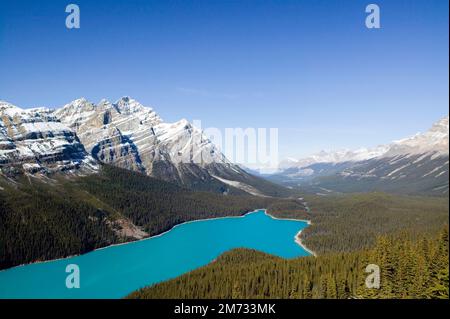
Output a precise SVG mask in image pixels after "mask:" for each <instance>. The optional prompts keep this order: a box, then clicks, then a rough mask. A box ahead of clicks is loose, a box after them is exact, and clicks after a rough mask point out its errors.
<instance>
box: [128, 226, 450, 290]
mask: <svg viewBox="0 0 450 319" xmlns="http://www.w3.org/2000/svg"><path fill="white" fill-rule="evenodd" d="M369 264H376V265H378V266H379V267H380V274H381V276H380V277H381V278H380V286H379V288H371V289H369V288H367V287H366V284H365V281H366V278H367V275H368V273H366V272H365V268H366V266H367V265H369ZM448 297H449V290H448V228H447V227H446V228H443V229H442V230H441V231H440V232H439V233H438V235H436V236H434V237H427V236H420V237H418V238H417V237H414V238H413V237H412V236H411V234H407V233H404V234H401V236H400V235H398V236H380V237H378V238H377V240H376V242H375V245H374V246H373V247H372V248H371V249H368V250H361V251H356V252H352V253H330V254H325V255H323V256H318V257H301V258H296V259H291V260H286V259H282V258H278V257H274V256H270V255H267V254H264V253H261V252H258V251H254V250H247V249H236V250H232V251H230V252H227V253H224V254H223V255H222V256H220V258H218V259H217V260H216V261H214V262H212V263H211V264H209V265H207V266H205V267H202V268H200V269H197V270H194V271H192V272H190V273H187V274H185V275H183V276H180V277H178V278H176V279H173V280H169V281H167V282H163V283H160V284H156V285H154V286H152V287H149V288H144V289H141V290H139V291H137V292H134V293H132V294H131V295H129V296H128V298H180V299H189V298H226V299H232V298H236V299H245V298H285V299H299V298H301V299H311V298H329V299H348V298H358V299H359V298H361V299H362V298H448Z"/></svg>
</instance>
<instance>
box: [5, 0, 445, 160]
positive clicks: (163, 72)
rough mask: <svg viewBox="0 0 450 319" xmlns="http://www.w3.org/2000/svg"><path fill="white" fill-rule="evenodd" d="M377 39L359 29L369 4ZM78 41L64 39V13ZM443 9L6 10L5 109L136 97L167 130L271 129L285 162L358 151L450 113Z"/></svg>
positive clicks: (405, 5)
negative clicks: (76, 21) (175, 125)
mask: <svg viewBox="0 0 450 319" xmlns="http://www.w3.org/2000/svg"><path fill="white" fill-rule="evenodd" d="M372 2H373V3H377V4H378V5H379V6H380V8H381V25H382V27H381V29H379V30H373V29H372V30H369V29H366V28H365V24H364V21H365V17H366V13H365V6H366V5H367V4H369V3H372ZM69 3H76V4H78V5H79V6H80V9H81V29H79V30H68V29H66V27H65V18H66V15H67V14H66V13H65V7H66V5H67V4H69ZM448 10H449V8H448V1H446V0H409V1H399V0H389V1H374V0H367V1H359V0H322V1H320V0H314V1H312V0H309V1H304V0H303V1H302V0H295V1H287V0H283V1H268V0H265V1H256V0H254V1H248V0H239V1H215V0H204V1H201V0H197V1H189V0H180V1H162V0H160V1H148V0H146V1H136V0H134V1H133V0H127V1H125V0H124V1H112V0H110V1H98V0H96V1H93V0H92V1H81V0H67V1H59V0H51V1H50V0H48V1H42V0H41V1H20V0H14V1H12V0H8V1H7V0H0V99H2V100H7V101H10V102H12V103H14V104H16V105H19V106H22V107H33V106H51V107H54V106H60V105H62V104H65V103H66V102H68V101H71V100H73V99H76V98H78V97H81V96H84V97H86V98H88V99H89V100H92V101H93V102H97V101H99V100H100V99H101V98H107V99H110V100H116V99H118V98H120V97H121V96H123V95H130V96H132V97H134V98H136V99H137V100H139V101H140V102H142V103H143V104H145V105H150V106H153V107H154V108H155V110H156V111H157V112H158V113H159V114H160V115H161V116H162V117H163V118H164V119H165V120H167V121H175V120H178V119H180V118H183V117H184V118H187V119H189V120H194V119H200V120H202V122H203V126H204V127H210V126H213V127H218V128H225V127H244V128H245V127H278V128H279V130H280V155H281V156H282V157H283V156H300V155H306V154H309V153H311V152H315V151H319V150H321V149H337V148H342V147H348V148H356V147H359V146H373V145H376V144H379V143H385V142H389V141H390V140H393V139H398V138H401V137H404V136H407V135H410V134H413V133H415V132H417V131H423V130H425V129H427V128H428V127H429V126H430V125H431V124H432V123H433V122H434V121H436V120H437V119H439V118H440V117H442V116H444V115H447V114H448V105H449V101H448V94H449V92H448V85H449V83H448V82H449V78H448V77H449V74H448V56H449V52H448V45H449V43H448V36H449V35H448V23H449V21H448Z"/></svg>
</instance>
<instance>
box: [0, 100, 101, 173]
mask: <svg viewBox="0 0 450 319" xmlns="http://www.w3.org/2000/svg"><path fill="white" fill-rule="evenodd" d="M0 166H1V168H2V172H7V171H8V170H11V169H20V170H25V171H27V172H31V173H35V172H55V171H67V170H77V169H83V170H88V171H92V170H96V169H97V166H96V163H95V161H94V160H93V159H92V158H91V157H90V156H89V155H88V153H87V152H86V151H85V149H84V147H83V145H82V144H81V143H80V141H79V140H78V138H77V136H76V134H75V133H74V132H73V131H72V130H71V129H70V128H68V127H67V126H66V125H64V124H62V123H60V122H59V121H58V120H57V118H56V117H55V116H54V115H53V114H52V112H51V111H50V110H48V109H44V108H41V109H28V110H23V109H21V108H19V107H17V106H14V105H12V104H10V103H6V102H0Z"/></svg>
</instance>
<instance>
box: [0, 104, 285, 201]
mask: <svg viewBox="0 0 450 319" xmlns="http://www.w3.org/2000/svg"><path fill="white" fill-rule="evenodd" d="M0 115H1V122H0V125H1V126H0V167H1V169H2V172H4V171H6V170H8V169H11V167H14V168H15V169H18V168H20V169H22V170H24V171H26V172H28V173H36V172H42V173H52V172H55V171H73V172H78V170H79V169H80V168H85V167H86V168H87V167H88V168H90V169H91V170H95V169H96V168H97V167H96V164H97V163H98V162H101V163H107V164H111V165H114V166H118V167H122V168H125V169H129V170H134V171H138V172H141V173H144V174H147V175H149V176H153V177H156V178H160V179H164V180H168V181H173V182H177V183H179V184H182V185H185V186H188V187H191V188H194V189H201V190H211V189H214V190H220V191H223V192H228V191H229V190H230V188H232V189H234V190H235V191H236V190H237V191H239V192H242V191H244V192H247V193H252V194H257V195H266V194H270V191H267V190H268V189H272V190H275V191H279V190H280V189H282V188H280V187H279V186H277V185H273V184H270V183H269V182H267V181H264V180H260V179H257V178H256V177H254V176H252V175H250V174H248V173H247V172H245V171H244V170H242V169H241V168H240V167H239V166H237V165H234V164H232V163H231V162H229V161H228V160H227V159H226V158H225V156H224V155H223V154H222V153H221V152H220V151H219V150H218V149H217V148H216V146H215V145H214V144H213V143H212V142H211V141H210V140H209V139H208V138H206V136H205V135H204V134H203V132H202V131H201V130H200V129H198V128H196V127H195V126H193V125H192V124H191V123H189V122H188V121H187V120H185V119H182V120H180V121H178V122H175V123H166V122H164V121H163V120H162V119H161V118H160V117H159V116H158V114H156V112H155V111H154V110H153V109H152V108H150V107H146V106H143V105H142V104H140V103H139V102H137V101H136V100H134V99H132V98H130V97H123V98H121V99H119V100H118V101H117V102H115V103H111V102H109V101H107V100H102V101H100V102H99V103H98V104H95V103H92V102H89V101H88V100H86V99H84V98H81V99H77V100H75V101H72V102H70V103H68V104H66V105H64V106H63V107H61V108H57V109H55V110H50V109H44V108H41V109H33V110H29V109H28V110H23V109H20V108H19V107H16V106H13V105H11V104H9V103H6V102H1V104H0ZM267 184H270V187H265V190H266V191H265V192H260V191H259V190H258V186H259V185H261V186H268V185H267ZM255 185H258V186H257V187H255Z"/></svg>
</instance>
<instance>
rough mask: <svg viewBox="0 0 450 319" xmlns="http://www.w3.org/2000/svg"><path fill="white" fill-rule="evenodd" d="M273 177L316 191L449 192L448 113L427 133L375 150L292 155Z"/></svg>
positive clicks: (436, 193) (435, 193)
mask: <svg viewBox="0 0 450 319" xmlns="http://www.w3.org/2000/svg"><path fill="white" fill-rule="evenodd" d="M280 169H281V171H280V172H278V173H276V174H273V175H270V176H268V178H269V179H270V180H272V181H275V182H278V183H281V184H283V185H286V186H291V187H301V188H303V189H304V190H308V191H313V192H315V193H318V194H322V195H325V194H328V193H330V192H364V191H374V190H380V191H391V192H399V193H411V194H413V193H418V194H432V195H446V194H448V190H449V186H448V178H449V117H448V116H447V117H445V118H443V119H441V120H439V121H438V122H436V123H435V124H434V125H433V126H432V127H431V128H430V129H429V130H428V131H426V132H424V133H418V134H416V135H414V136H412V137H408V138H405V139H401V140H398V141H394V142H392V143H390V144H386V145H380V146H377V147H375V148H372V149H367V148H361V149H358V150H355V151H351V150H341V151H336V152H325V151H323V152H320V153H318V154H314V155H312V156H310V157H307V158H303V159H298V160H297V159H288V160H285V161H283V162H281V164H280Z"/></svg>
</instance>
